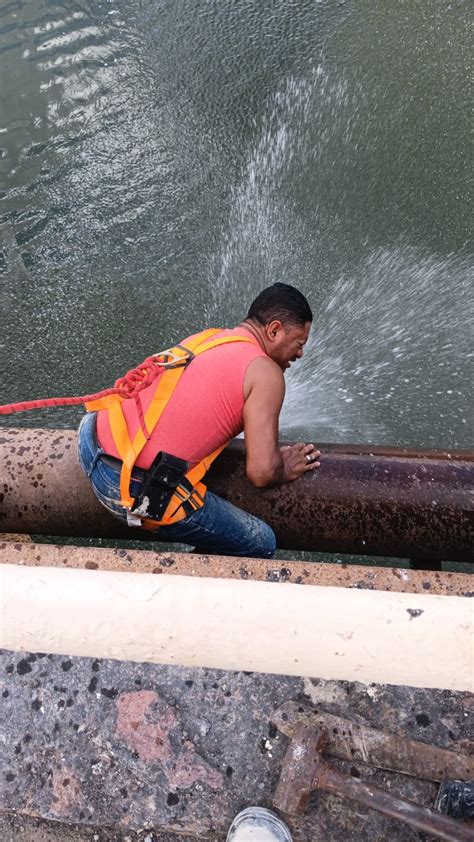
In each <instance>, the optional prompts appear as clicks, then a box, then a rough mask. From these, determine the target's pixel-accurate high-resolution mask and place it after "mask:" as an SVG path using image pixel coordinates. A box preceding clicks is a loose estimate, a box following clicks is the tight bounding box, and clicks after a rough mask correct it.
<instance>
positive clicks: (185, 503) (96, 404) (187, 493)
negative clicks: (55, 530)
mask: <svg viewBox="0 0 474 842" xmlns="http://www.w3.org/2000/svg"><path fill="white" fill-rule="evenodd" d="M220 332H221V330H220V329H218V328H211V329H209V330H204V331H201V333H199V334H197V335H196V336H195V337H193V339H192V340H190V341H188V343H187V346H186V347H185V346H184V345H176V346H175V347H174V348H169V349H168V350H166V351H162V352H160V353H159V354H154V355H153V356H151V357H148V358H147V359H146V360H145V361H144V363H142V364H141V365H139V366H137V367H136V368H135V369H132V371H129V372H128V373H127V374H126V375H125V376H124V377H122V378H119V379H118V380H117V381H116V383H115V386H114V388H113V389H105V390H103V391H102V392H98V393H96V394H94V395H86V396H83V397H81V398H47V399H43V400H37V401H26V402H23V403H18V404H8V405H4V406H0V414H8V413H11V412H21V411H23V410H26V409H36V408H40V407H44V406H61V405H71V404H78V403H84V405H85V408H86V410H87V411H88V412H95V411H97V410H103V409H105V410H107V412H108V415H109V422H110V429H111V432H112V437H113V440H114V442H115V446H116V448H117V452H118V454H119V456H120V459H121V460H122V467H121V471H120V497H121V500H120V503H121V505H122V506H124V507H125V508H126V509H128V511H129V512H130V511H131V509H132V507H133V505H134V500H133V498H132V497H131V495H130V481H131V478H132V470H133V468H134V466H135V464H136V461H137V459H138V457H139V455H140V453H141V452H142V450H143V448H144V447H145V445H146V443H147V442H148V441H149V440H150V438H151V436H152V435H153V432H154V430H155V428H156V426H157V424H158V422H159V420H160V418H161V416H162V414H163V411H164V409H165V407H166V405H167V404H168V401H169V400H170V398H171V396H172V394H173V392H174V390H175V389H176V386H177V385H178V383H179V381H180V379H181V377H182V375H183V373H184V371H185V369H186V368H187V366H188V365H189V364H190V363H191V362H192V361H193V359H194V357H196V356H198V355H199V354H203V353H204V352H205V351H209V350H210V349H211V348H216V347H217V346H219V345H224V344H228V343H230V342H250V343H253V344H257V343H256V340H255V339H251V338H250V337H248V336H227V337H221V338H220V339H213V338H212V337H213V336H215V334H217V333H220ZM160 370H161V371H162V374H161V377H159V378H158V382H157V385H156V389H155V392H154V395H153V397H152V399H151V401H150V404H149V406H148V408H147V410H146V412H145V413H143V410H142V405H141V402H140V400H139V398H138V393H139V392H140V391H142V389H144V388H145V387H146V386H149V385H150V384H151V383H152V382H153V381H154V380H155V379H156V378H157V375H158V372H159V371H160ZM130 398H134V399H135V401H136V405H137V409H138V417H139V420H140V428H139V429H138V430H137V432H136V434H135V436H134V438H133V440H132V438H131V436H130V434H129V432H128V428H127V424H126V420H125V416H124V413H123V409H122V403H123V402H124V401H125V400H128V399H130ZM227 444H228V442H225V443H224V444H223V445H220V446H219V447H218V448H216V450H214V451H213V453H211V454H210V455H209V456H206V457H205V458H204V459H202V460H201V461H200V462H198V463H197V465H194V467H192V468H191V469H190V470H189V471H187V472H186V473H185V474H184V476H183V479H182V481H181V482H180V483H179V485H178V486H177V487H176V489H175V491H174V493H173V495H172V497H171V499H170V502H169V503H168V506H167V508H166V511H165V513H164V515H163V517H162V518H161V520H159V521H157V520H151V519H147V518H143V517H140V518H139V520H140V522H141V524H142V526H144V527H145V528H148V529H156V527H157V526H163V525H169V524H172V523H176V522H178V521H179V520H182V519H183V518H184V517H186V515H187V514H188V513H189V511H190V510H193V511H195V510H197V509H200V508H201V507H202V506H203V505H204V495H205V493H206V490H207V489H206V486H205V485H204V483H203V482H202V478H203V477H204V475H205V474H206V472H207V471H208V470H209V468H210V466H211V465H212V463H213V461H214V459H216V458H217V456H219V453H221V451H222V450H223V449H224V448H225V447H226V446H227ZM137 514H138V513H137ZM136 519H137V520H138V518H136Z"/></svg>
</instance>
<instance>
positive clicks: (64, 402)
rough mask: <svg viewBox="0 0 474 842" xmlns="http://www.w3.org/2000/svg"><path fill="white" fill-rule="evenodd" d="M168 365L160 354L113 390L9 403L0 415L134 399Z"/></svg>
mask: <svg viewBox="0 0 474 842" xmlns="http://www.w3.org/2000/svg"><path fill="white" fill-rule="evenodd" d="M164 365H166V354H158V355H154V356H151V357H147V358H146V360H145V361H144V362H143V363H141V364H140V365H138V366H137V367H136V368H132V369H131V370H130V371H128V372H127V374H125V375H124V376H123V377H119V378H118V380H116V381H115V384H114V386H113V388H112V389H103V390H102V391H101V392H95V393H94V394H93V395H81V396H80V397H70V398H39V399H38V400H32V401H20V402H19V403H7V404H3V406H2V405H0V415H10V414H12V413H14V412H26V411H27V410H30V409H44V408H45V407H49V406H75V405H76V404H81V403H88V402H89V401H95V400H98V399H99V398H105V397H107V395H121V396H122V397H124V398H132V397H135V395H137V394H138V392H141V390H142V389H145V388H146V387H147V386H149V385H150V384H151V383H153V380H155V378H156V376H157V374H158V372H159V371H160V370H161V371H162V370H163V366H164Z"/></svg>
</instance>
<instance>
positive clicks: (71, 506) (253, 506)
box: [0, 427, 474, 561]
mask: <svg viewBox="0 0 474 842" xmlns="http://www.w3.org/2000/svg"><path fill="white" fill-rule="evenodd" d="M320 447H321V450H322V453H323V455H322V457H321V467H320V468H319V470H318V471H316V472H314V473H309V474H307V475H306V476H305V477H304V478H302V479H301V480H298V481H297V482H295V483H289V484H287V485H285V486H282V487H279V488H274V489H268V490H261V489H256V488H254V487H253V486H252V485H251V483H250V482H249V481H248V480H247V478H246V476H245V458H244V449H243V443H242V442H239V441H236V442H233V443H232V444H231V445H230V446H229V447H228V448H227V450H226V451H225V453H223V454H222V456H221V457H220V458H219V460H218V462H217V463H216V464H215V466H214V467H213V468H212V470H211V472H210V474H209V477H208V486H209V488H210V489H212V490H213V491H214V492H215V493H217V494H220V495H222V496H223V497H225V498H226V499H228V500H230V502H232V503H234V504H235V505H237V506H241V507H242V508H245V509H247V510H248V511H250V512H252V513H254V514H256V515H258V516H259V517H261V518H263V519H264V520H266V521H267V523H269V524H270V525H271V526H272V527H273V529H274V530H275V532H276V535H277V540H278V545H279V547H281V548H282V549H295V550H313V551H322V552H338V553H357V554H363V555H383V556H391V557H400V558H416V559H429V560H431V561H436V560H451V561H472V559H473V557H474V551H473V547H474V539H473V510H474V502H473V496H472V489H473V486H474V454H473V453H472V452H465V453H447V452H443V451H439V452H436V451H420V452H418V453H417V454H415V453H413V451H407V450H406V449H399V450H398V449H396V448H380V447H378V448H375V447H369V446H361V447H358V446H357V445H347V446H345V445H320ZM0 466H1V477H2V483H3V485H2V486H0V532H1V531H3V532H27V533H31V534H48V535H69V536H89V537H119V538H120V537H122V538H123V537H126V538H129V539H131V538H139V539H142V540H146V538H147V536H146V534H145V533H144V532H143V531H138V530H131V529H128V528H126V527H123V526H122V525H121V524H120V523H119V522H118V521H116V520H114V519H113V518H112V517H111V516H110V515H109V514H108V513H107V512H106V511H105V510H104V509H103V508H102V507H101V506H100V504H99V503H98V502H97V500H96V499H95V497H94V495H93V493H92V490H91V488H90V485H89V483H88V482H87V480H86V478H85V477H84V476H83V473H82V471H81V468H80V466H79V463H78V460H77V455H76V433H75V432H74V431H71V430H43V429H41V430H40V429H26V428H7V427H5V428H2V429H0Z"/></svg>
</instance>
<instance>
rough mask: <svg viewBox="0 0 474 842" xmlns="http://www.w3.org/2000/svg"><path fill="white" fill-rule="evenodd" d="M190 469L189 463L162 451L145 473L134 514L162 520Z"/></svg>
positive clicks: (133, 510)
mask: <svg viewBox="0 0 474 842" xmlns="http://www.w3.org/2000/svg"><path fill="white" fill-rule="evenodd" d="M188 468H189V463H188V462H185V461H184V459H178V458H177V457H176V456H171V454H170V453H165V452H164V451H160V452H159V453H158V454H157V456H156V457H155V459H154V460H153V462H152V464H151V465H150V467H149V469H148V471H146V473H145V477H144V480H143V485H142V490H141V492H140V494H139V495H138V497H137V498H136V499H135V503H134V505H133V509H132V510H131V511H132V514H134V515H139V516H140V517H149V518H153V520H161V518H162V517H163V515H164V513H165V511H166V508H167V506H168V503H169V502H170V500H171V498H172V496H173V494H174V492H175V491H176V488H177V487H178V485H179V484H180V483H181V482H182V481H183V479H184V475H185V474H186V471H187V470H188Z"/></svg>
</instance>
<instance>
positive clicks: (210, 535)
mask: <svg viewBox="0 0 474 842" xmlns="http://www.w3.org/2000/svg"><path fill="white" fill-rule="evenodd" d="M95 428H96V415H95V413H88V414H87V415H85V416H84V418H83V419H82V421H81V424H80V426H79V430H78V450H79V460H80V463H81V466H82V469H83V471H84V473H85V474H86V476H88V477H89V479H90V481H91V483H92V488H93V491H94V494H95V496H96V497H97V499H98V500H99V501H100V502H101V503H102V505H103V506H105V508H106V509H107V510H108V511H109V512H110V513H111V514H112V515H114V516H115V517H116V518H118V519H119V520H121V521H123V522H125V523H126V522H127V510H126V509H125V508H124V507H123V506H121V505H120V487H119V484H120V471H119V470H118V469H117V468H115V467H112V465H110V464H108V463H107V461H105V460H104V459H103V457H104V456H106V454H105V453H104V451H103V450H102V448H101V447H100V446H99V445H98V443H97V437H96V432H95ZM141 484H142V480H141V477H140V478H139V477H137V472H136V471H133V472H132V481H131V483H130V493H131V496H132V497H134V498H135V497H136V496H137V495H138V493H139V491H140V489H141ZM147 531H148V530H147ZM152 535H153V537H154V539H156V540H157V541H164V542H165V543H171V544H172V543H175V542H176V543H180V544H190V545H191V546H193V547H194V548H195V549H196V550H197V551H198V552H203V553H208V554H217V555H233V556H247V557H249V558H272V556H273V554H274V552H275V549H276V539H275V534H274V532H273V529H271V528H270V527H269V526H268V524H266V523H265V522H264V521H263V520H260V519H259V518H257V517H254V516H253V515H251V514H249V513H248V512H245V511H243V510H242V509H238V508H237V506H233V505H232V503H228V502H227V500H223V499H222V498H221V497H218V496H217V495H216V494H213V493H212V492H211V491H208V492H207V493H206V496H205V501H204V506H203V507H202V508H201V509H198V510H197V511H196V512H193V513H192V514H191V515H189V516H188V517H185V518H183V520H180V521H178V523H174V524H171V525H169V526H159V527H157V529H156V530H155V531H154V532H152Z"/></svg>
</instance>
